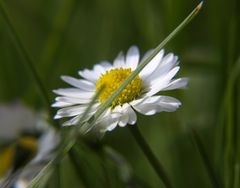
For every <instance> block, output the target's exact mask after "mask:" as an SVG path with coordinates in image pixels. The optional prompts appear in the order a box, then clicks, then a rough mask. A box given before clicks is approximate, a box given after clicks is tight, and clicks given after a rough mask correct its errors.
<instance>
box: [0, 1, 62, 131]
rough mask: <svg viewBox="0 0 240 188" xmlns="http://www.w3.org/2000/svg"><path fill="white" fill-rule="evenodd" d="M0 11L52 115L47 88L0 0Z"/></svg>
mask: <svg viewBox="0 0 240 188" xmlns="http://www.w3.org/2000/svg"><path fill="white" fill-rule="evenodd" d="M0 12H1V13H2V16H3V18H4V20H5V22H6V23H7V26H8V28H9V30H10V33H11V34H12V37H13V39H14V42H15V44H16V47H17V49H18V50H19V52H20V54H21V55H22V56H23V58H24V60H25V61H24V63H25V65H26V67H27V68H29V70H30V72H31V73H32V76H33V78H34V81H35V83H36V85H37V86H38V88H39V91H40V93H41V95H42V98H43V100H44V102H45V103H46V106H47V109H48V111H49V115H50V117H53V114H54V112H53V110H52V109H51V107H50V106H51V102H50V100H49V96H48V93H47V90H46V88H45V86H44V84H43V82H42V80H41V78H40V76H39V74H38V72H37V70H36V68H35V66H34V64H35V63H34V61H33V60H32V58H31V56H30V54H29V53H28V51H27V49H26V48H25V46H24V45H23V43H22V41H21V39H20V37H19V35H18V33H17V31H16V29H15V27H14V25H13V23H12V21H11V20H10V17H9V14H8V12H7V9H6V7H5V5H4V2H3V1H0ZM51 121H52V123H53V125H55V128H57V127H58V125H57V123H56V122H55V121H53V120H52V119H51Z"/></svg>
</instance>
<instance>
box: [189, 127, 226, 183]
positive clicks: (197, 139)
mask: <svg viewBox="0 0 240 188" xmlns="http://www.w3.org/2000/svg"><path fill="white" fill-rule="evenodd" d="M191 136H192V138H193V141H194V143H195V145H196V147H197V149H198V151H199V154H200V156H201V158H202V160H203V163H204V165H205V167H206V169H207V173H208V175H209V178H210V180H211V182H212V185H213V186H214V187H216V188H222V187H223V186H222V184H221V183H220V181H219V178H218V177H217V175H216V173H215V170H214V169H213V165H212V163H211V161H210V159H209V157H208V155H207V153H206V151H205V148H204V146H203V143H202V141H201V139H200V136H199V135H198V133H197V132H196V131H195V130H194V129H192V131H191Z"/></svg>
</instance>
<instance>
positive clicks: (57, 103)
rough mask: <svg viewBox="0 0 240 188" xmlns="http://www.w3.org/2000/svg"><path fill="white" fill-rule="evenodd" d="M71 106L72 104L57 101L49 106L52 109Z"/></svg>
mask: <svg viewBox="0 0 240 188" xmlns="http://www.w3.org/2000/svg"><path fill="white" fill-rule="evenodd" d="M71 105H72V103H66V102H60V101H57V102H55V103H53V104H52V105H51V106H52V107H67V106H71Z"/></svg>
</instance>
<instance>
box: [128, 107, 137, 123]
mask: <svg viewBox="0 0 240 188" xmlns="http://www.w3.org/2000/svg"><path fill="white" fill-rule="evenodd" d="M126 113H127V114H128V124H130V125H133V124H135V123H136V121H137V115H136V113H135V112H134V110H133V109H132V107H131V106H130V105H129V104H128V108H127V112H126Z"/></svg>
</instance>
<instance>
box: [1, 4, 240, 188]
mask: <svg viewBox="0 0 240 188" xmlns="http://www.w3.org/2000/svg"><path fill="white" fill-rule="evenodd" d="M197 3H198V2H197V1H190V0H185V1H172V0H171V1H169V0H161V1H156V0H152V1H147V0H141V1H136V0H131V1H127V0H122V1H117V0H114V1H112V0H104V1H86V0H85V1H77V0H71V1H68V0H62V1H56V0H55V1H47V0H39V1H26V0H23V1H16V0H11V1H6V4H7V8H8V10H9V13H10V15H11V17H12V19H13V21H14V24H15V26H16V28H17V30H18V32H19V34H20V36H21V38H22V40H23V42H24V44H25V46H26V47H27V48H28V50H29V52H30V54H31V55H32V57H33V58H34V60H35V62H36V65H35V66H36V67H37V70H38V71H39V72H40V75H41V77H42V79H43V81H44V84H45V86H46V87H47V88H48V90H49V95H50V96H51V97H52V99H53V94H52V93H51V90H52V89H54V88H58V87H62V86H64V87H65V86H66V85H65V84H64V83H62V82H61V81H60V79H59V76H60V75H62V74H67V75H72V76H77V71H78V70H79V69H83V68H85V67H87V68H91V67H92V66H93V64H95V63H98V62H99V61H100V60H103V59H108V60H113V58H114V57H115V56H116V55H117V53H118V52H119V50H121V49H122V50H124V51H126V50H127V49H128V47H129V46H130V45H132V44H137V45H138V46H140V49H141V52H142V53H143V52H145V51H146V50H148V49H149V48H152V47H155V46H156V44H157V43H158V42H159V41H161V40H162V39H164V37H165V36H167V34H168V33H169V32H170V31H171V30H173V29H174V28H175V27H176V26H177V25H178V23H179V22H180V21H181V20H182V19H183V18H184V17H185V16H186V15H187V14H188V13H189V11H190V10H192V8H193V7H195V5H196V4H197ZM237 7H239V2H238V1H237V0H230V1H228V2H226V1H223V0H221V1H217V0H212V1H206V2H205V7H204V9H203V10H202V12H201V14H200V15H199V16H198V17H197V18H196V19H195V20H194V21H193V22H192V23H191V24H190V25H189V26H188V27H187V28H186V29H185V30H184V31H183V32H181V33H180V34H179V35H178V36H177V37H176V38H175V39H174V40H173V41H172V42H171V43H170V44H169V45H168V46H167V47H166V51H167V52H174V53H175V54H177V55H179V58H180V61H181V63H180V65H181V71H180V74H179V76H184V77H189V78H190V83H189V87H188V89H187V90H184V91H174V92H168V93H167V94H169V95H172V96H174V97H176V98H178V99H180V101H181V102H182V104H183V105H182V107H181V108H180V109H179V110H178V111H177V112H175V113H161V114H158V115H156V116H154V117H143V116H139V121H138V126H139V127H140V129H141V130H142V132H143V134H144V136H145V137H146V139H147V140H148V141H149V144H150V145H151V146H152V148H153V150H154V151H155V153H156V154H157V156H158V158H159V159H160V160H161V161H162V163H163V164H164V166H165V168H166V169H167V171H168V174H169V175H170V178H171V179H172V181H173V183H174V185H176V187H212V184H211V181H210V179H209V177H208V174H207V172H206V168H205V166H204V163H203V162H202V159H201V157H200V155H199V153H198V151H197V150H196V148H195V145H194V144H193V143H192V140H191V137H190V136H189V134H190V130H191V128H192V127H193V128H194V129H195V130H196V131H197V132H198V134H199V135H200V136H201V138H202V142H203V145H204V148H205V149H206V153H207V154H208V156H209V158H210V160H211V161H213V167H214V169H215V171H216V172H217V175H218V176H220V177H221V178H222V180H223V181H224V182H225V185H226V187H232V185H233V183H234V182H237V181H238V182H239V179H238V180H237V178H239V177H238V176H237V175H235V176H234V173H235V172H237V170H236V169H237V165H238V166H239V158H240V156H239V149H238V148H239V144H240V143H239V134H238V133H239V124H240V123H239V117H240V114H239V112H240V110H239V106H240V104H239V101H240V99H239V96H240V95H239V92H240V90H239V84H237V83H239V76H237V78H236V79H237V80H236V81H235V83H234V84H233V86H232V87H230V88H229V87H228V83H229V78H230V75H232V71H233V68H234V67H235V66H236V63H239V61H237V59H238V57H239V55H240V53H239V48H240V44H239V41H240V38H239V33H240V28H239V27H240V26H239V23H240V20H239V19H240V15H239V11H237V10H238V9H237ZM0 25H1V27H0V49H1V50H0V102H11V101H13V100H18V99H20V100H23V101H24V102H26V103H27V104H29V105H30V106H32V107H33V108H35V109H41V108H42V107H43V101H42V100H41V98H40V97H39V93H38V91H37V90H36V87H35V84H34V82H33V80H32V78H31V75H30V74H29V72H28V71H26V69H25V67H23V66H22V65H23V63H22V62H21V61H23V59H22V58H21V56H20V55H19V54H18V52H17V50H16V48H15V45H14V43H13V41H12V40H11V36H10V35H9V31H8V29H7V27H6V24H5V23H4V21H3V19H2V17H0ZM227 90H228V91H227ZM225 93H230V95H231V97H230V98H229V101H228V102H227V105H222V104H223V103H224V100H225V99H224V97H225ZM220 111H221V112H220ZM102 142H103V143H104V144H108V145H110V146H112V147H113V148H114V149H116V150H117V151H119V152H120V153H121V154H122V155H123V156H125V157H126V159H127V160H128V161H129V162H130V164H131V165H132V168H133V169H134V177H135V178H136V179H140V180H141V181H142V182H144V183H145V184H147V185H149V187H159V186H162V185H161V183H160V182H159V180H158V179H157V176H156V174H155V173H154V171H153V170H152V169H151V167H150V166H149V164H148V162H147V161H146V159H145V157H144V156H143V155H142V153H141V151H139V149H138V147H137V146H136V143H135V141H134V140H132V137H131V135H130V134H129V132H128V129H122V128H117V129H115V130H114V131H113V132H111V133H107V134H106V135H105V137H104V139H103V140H102ZM86 155H88V154H86ZM92 160H93V163H94V161H95V162H96V161H97V160H96V159H92ZM66 165H67V164H66ZM238 168H239V167H238ZM67 169H68V170H69V171H72V170H74V169H72V167H71V166H70V167H69V166H68V167H67ZM234 169H235V171H234ZM64 172H65V171H63V172H61V173H63V176H64ZM69 174H70V175H69ZM71 174H74V172H71V173H70V172H69V173H66V176H65V178H64V179H63V183H62V184H63V187H64V185H65V183H64V182H68V181H69V179H71V178H72V176H71ZM238 174H239V172H238ZM75 175H76V174H75ZM75 175H74V176H75ZM89 176H90V175H89ZM234 177H235V179H234ZM92 178H93V179H94V177H92ZM66 185H67V183H66Z"/></svg>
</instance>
